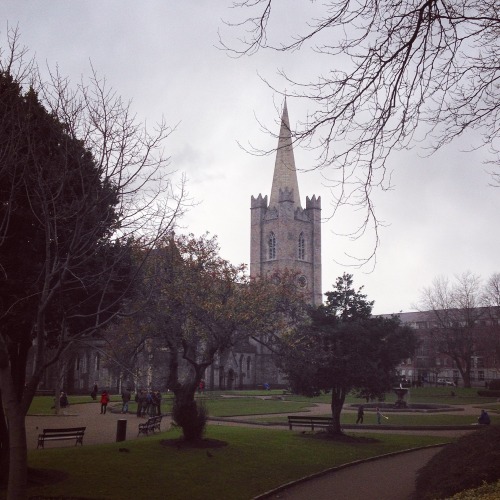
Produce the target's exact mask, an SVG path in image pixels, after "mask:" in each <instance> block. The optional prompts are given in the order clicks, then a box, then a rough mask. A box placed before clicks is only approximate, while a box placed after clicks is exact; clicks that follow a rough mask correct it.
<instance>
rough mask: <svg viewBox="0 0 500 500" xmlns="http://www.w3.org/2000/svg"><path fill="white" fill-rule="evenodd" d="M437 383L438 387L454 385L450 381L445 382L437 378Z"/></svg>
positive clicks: (445, 380)
mask: <svg viewBox="0 0 500 500" xmlns="http://www.w3.org/2000/svg"><path fill="white" fill-rule="evenodd" d="M437 383H438V385H451V386H454V385H455V384H454V383H453V382H452V381H451V380H447V379H445V378H438V380H437Z"/></svg>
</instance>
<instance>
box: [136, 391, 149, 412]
mask: <svg viewBox="0 0 500 500" xmlns="http://www.w3.org/2000/svg"><path fill="white" fill-rule="evenodd" d="M135 400H136V402H137V416H138V417H142V416H143V415H144V413H145V410H146V391H144V389H141V390H140V391H139V392H138V393H137V395H136V397H135Z"/></svg>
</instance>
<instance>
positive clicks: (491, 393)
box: [477, 390, 500, 398]
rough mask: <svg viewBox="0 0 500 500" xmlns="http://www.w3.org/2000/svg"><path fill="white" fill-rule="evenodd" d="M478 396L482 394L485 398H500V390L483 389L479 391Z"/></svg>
mask: <svg viewBox="0 0 500 500" xmlns="http://www.w3.org/2000/svg"><path fill="white" fill-rule="evenodd" d="M477 395H478V396H482V397H485V398H500V390H498V391H496V390H495V391H488V390H482V391H477Z"/></svg>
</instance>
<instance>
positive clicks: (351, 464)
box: [252, 443, 450, 500]
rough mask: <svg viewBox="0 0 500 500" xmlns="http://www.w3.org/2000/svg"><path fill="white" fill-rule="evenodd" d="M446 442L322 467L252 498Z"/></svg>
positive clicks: (268, 495)
mask: <svg viewBox="0 0 500 500" xmlns="http://www.w3.org/2000/svg"><path fill="white" fill-rule="evenodd" d="M448 444H450V443H438V444H430V445H427V446H420V447H418V448H408V449H406V450H400V451H392V452H391V453H385V454H383V455H377V456H374V457H369V458H363V459H361V460H355V461H354V462H349V463H346V464H342V465H337V466H335V467H329V468H328V469H324V470H322V471H319V472H315V473H313V474H310V475H308V476H304V477H301V478H300V479H296V480H295V481H290V482H289V483H285V484H282V485H281V486H278V487H277V488H273V489H272V490H269V491H266V492H265V493H261V494H260V495H257V496H256V497H253V498H252V500H264V499H266V498H270V497H272V496H273V495H276V494H277V493H281V492H282V491H284V490H286V489H288V488H290V487H291V486H295V485H297V484H301V483H304V482H306V481H309V480H311V479H316V478H318V477H321V476H324V475H326V474H329V473H331V472H336V471H339V470H342V469H347V468H348V467H354V466H355V465H360V464H363V463H367V462H374V461H375V460H381V459H383V458H390V457H394V456H397V455H403V454H406V453H411V452H412V451H419V450H426V449H431V448H443V447H444V446H447V445H448Z"/></svg>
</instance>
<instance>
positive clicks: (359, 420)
mask: <svg viewBox="0 0 500 500" xmlns="http://www.w3.org/2000/svg"><path fill="white" fill-rule="evenodd" d="M364 416H365V409H364V407H363V405H359V406H358V418H357V419H356V423H357V424H362V423H363V417H364Z"/></svg>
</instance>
